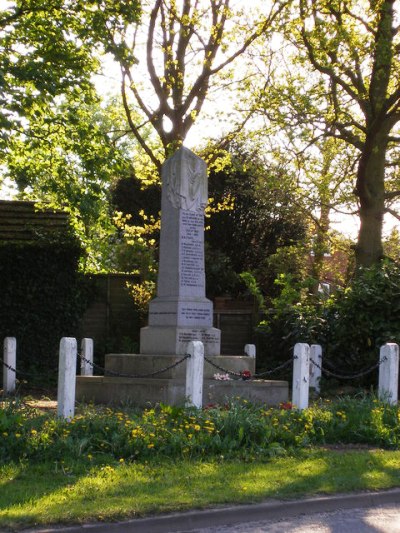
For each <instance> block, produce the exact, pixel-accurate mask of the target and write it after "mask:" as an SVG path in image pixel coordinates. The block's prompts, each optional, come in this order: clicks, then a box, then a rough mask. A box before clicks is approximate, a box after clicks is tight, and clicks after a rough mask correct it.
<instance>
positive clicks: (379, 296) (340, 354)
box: [324, 261, 400, 372]
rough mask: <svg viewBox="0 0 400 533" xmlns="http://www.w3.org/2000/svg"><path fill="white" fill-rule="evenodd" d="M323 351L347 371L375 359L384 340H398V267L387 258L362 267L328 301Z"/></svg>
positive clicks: (399, 340)
mask: <svg viewBox="0 0 400 533" xmlns="http://www.w3.org/2000/svg"><path fill="white" fill-rule="evenodd" d="M326 320H327V323H328V328H327V333H326V336H325V339H326V340H325V342H326V345H325V347H324V348H325V350H326V356H327V358H328V360H330V361H331V362H332V363H333V362H334V364H335V367H337V366H339V367H340V368H341V369H343V370H344V371H347V372H351V371H354V372H355V371H357V370H358V369H360V370H362V369H365V368H366V367H368V366H370V365H373V364H374V363H376V362H377V360H378V354H379V349H380V347H381V346H382V345H383V344H385V343H386V342H396V343H400V267H399V265H398V264H397V263H394V262H391V261H387V262H384V263H382V265H380V266H375V267H372V268H365V269H363V270H362V271H361V272H360V274H359V275H358V276H357V277H356V278H355V279H354V280H353V281H352V283H351V284H350V285H349V287H347V288H346V289H343V290H339V291H338V293H337V294H336V295H335V297H334V298H332V300H331V301H328V302H327V315H326Z"/></svg>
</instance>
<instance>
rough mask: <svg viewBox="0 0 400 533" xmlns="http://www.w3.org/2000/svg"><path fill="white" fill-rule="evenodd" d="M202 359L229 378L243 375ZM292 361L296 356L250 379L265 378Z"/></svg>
mask: <svg viewBox="0 0 400 533" xmlns="http://www.w3.org/2000/svg"><path fill="white" fill-rule="evenodd" d="M204 359H205V360H206V361H207V363H209V364H210V365H211V366H213V367H214V368H216V369H217V370H221V371H222V372H225V374H229V375H230V376H235V377H238V378H243V375H242V373H241V372H233V371H232V370H227V369H226V368H223V367H222V366H219V365H217V364H216V363H214V362H213V361H211V360H210V359H208V357H204ZM294 359H297V356H295V357H292V358H291V359H289V360H288V361H285V362H284V363H282V364H281V365H279V366H277V367H276V368H273V369H272V370H267V371H266V372H261V373H259V374H253V375H252V376H251V378H250V379H252V378H259V377H261V376H267V375H268V374H273V373H274V372H276V371H277V370H281V369H282V368H285V367H286V366H288V365H289V364H290V363H292V362H293V360H294ZM246 381H248V379H246Z"/></svg>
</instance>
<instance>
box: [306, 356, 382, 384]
mask: <svg viewBox="0 0 400 533" xmlns="http://www.w3.org/2000/svg"><path fill="white" fill-rule="evenodd" d="M386 359H387V357H386V355H385V356H384V357H383V358H382V359H381V360H380V361H378V363H376V364H375V365H373V366H371V367H370V368H367V369H366V370H361V371H360V372H357V373H355V374H351V375H350V374H345V375H343V374H336V372H331V371H330V370H327V369H326V368H324V367H323V366H321V365H319V364H318V363H316V362H315V361H314V360H313V359H310V363H312V364H313V365H314V366H316V367H317V368H319V369H320V370H321V372H324V374H326V375H327V376H332V377H333V378H337V379H356V378H361V377H363V376H366V375H367V374H370V373H371V372H373V371H374V370H376V369H377V368H378V366H380V365H381V364H382V363H383V362H384V361H386Z"/></svg>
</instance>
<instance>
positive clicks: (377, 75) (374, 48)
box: [287, 0, 400, 266]
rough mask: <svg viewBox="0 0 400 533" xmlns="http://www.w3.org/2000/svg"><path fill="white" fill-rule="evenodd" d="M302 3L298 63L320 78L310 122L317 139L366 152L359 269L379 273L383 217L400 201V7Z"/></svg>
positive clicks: (295, 33)
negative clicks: (396, 168) (399, 168)
mask: <svg viewBox="0 0 400 533" xmlns="http://www.w3.org/2000/svg"><path fill="white" fill-rule="evenodd" d="M296 4H297V5H296V7H297V9H296V11H297V13H296V19H295V20H294V21H293V25H290V24H288V25H287V37H288V40H289V41H291V42H293V41H294V42H295V46H296V55H297V61H298V63H299V64H300V65H301V66H302V67H306V68H307V67H309V68H310V70H311V72H312V74H311V73H310V76H309V80H311V83H312V85H313V87H312V94H313V101H314V109H313V110H312V109H311V107H309V115H308V120H311V121H312V122H313V124H314V126H315V128H316V130H317V134H316V135H315V137H316V138H317V137H318V135H323V136H327V137H334V138H337V139H341V140H342V141H344V143H345V144H346V145H348V146H350V147H352V149H355V151H356V152H358V157H355V158H354V162H355V166H356V172H355V178H356V179H355V188H354V193H355V195H356V197H357V201H358V202H359V214H360V221H361V225H360V231H359V236H358V242H357V246H356V249H355V253H356V263H357V266H371V265H373V264H375V263H377V262H379V261H380V260H381V258H382V256H383V250H382V222H383V216H384V214H385V212H387V210H388V209H389V210H390V207H389V206H390V204H391V202H392V201H393V199H394V198H398V196H399V187H398V176H397V175H396V173H395V172H393V171H392V169H391V164H390V163H391V158H392V156H393V157H394V159H395V160H396V158H397V147H398V141H399V138H398V135H397V133H398V123H399V120H400V114H399V113H398V106H399V101H400V79H399V76H398V70H399V60H400V54H399V31H398V28H397V27H396V24H397V22H396V11H395V8H394V4H395V2H394V0H382V1H379V2H361V3H360V2H357V1H355V0H354V1H353V0H350V1H349V2H345V3H340V2H330V1H327V0H316V1H312V2H310V1H309V0H298V2H296ZM293 37H294V39H293ZM305 98H307V96H306V97H305ZM321 109H323V110H324V112H323V115H324V116H323V120H322V124H323V127H322V128H321V127H320V124H321ZM318 130H319V131H318Z"/></svg>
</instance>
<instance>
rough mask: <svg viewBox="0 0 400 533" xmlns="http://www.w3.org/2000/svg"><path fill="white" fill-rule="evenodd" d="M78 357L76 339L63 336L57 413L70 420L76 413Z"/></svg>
mask: <svg viewBox="0 0 400 533" xmlns="http://www.w3.org/2000/svg"><path fill="white" fill-rule="evenodd" d="M76 357H77V344H76V339H73V338H71V337H63V338H62V339H61V341H60V358H59V365H58V390H57V401H58V408H57V414H58V416H60V417H62V418H66V419H68V420H71V418H73V417H74V414H75V381H76Z"/></svg>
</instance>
